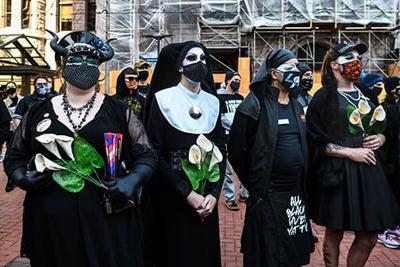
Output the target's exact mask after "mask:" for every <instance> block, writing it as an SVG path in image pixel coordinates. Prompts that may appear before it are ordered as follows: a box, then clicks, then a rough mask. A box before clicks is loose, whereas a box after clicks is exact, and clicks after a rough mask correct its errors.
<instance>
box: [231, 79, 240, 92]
mask: <svg viewBox="0 0 400 267" xmlns="http://www.w3.org/2000/svg"><path fill="white" fill-rule="evenodd" d="M239 88H240V82H237V81H231V89H232V91H234V92H237V90H239Z"/></svg>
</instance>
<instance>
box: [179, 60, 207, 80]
mask: <svg viewBox="0 0 400 267" xmlns="http://www.w3.org/2000/svg"><path fill="white" fill-rule="evenodd" d="M183 75H185V76H186V77H187V78H188V79H189V80H190V81H192V82H197V83H199V82H201V81H202V80H204V79H205V78H206V76H207V65H206V64H204V63H202V62H201V61H199V62H197V63H194V64H191V65H188V66H184V67H183Z"/></svg>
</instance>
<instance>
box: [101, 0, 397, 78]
mask: <svg viewBox="0 0 400 267" xmlns="http://www.w3.org/2000/svg"><path fill="white" fill-rule="evenodd" d="M97 2H102V3H104V2H109V5H110V10H111V12H110V17H111V29H110V32H111V34H110V37H117V38H118V39H119V40H118V42H117V47H116V52H117V53H116V54H118V57H117V58H116V59H114V61H117V62H118V63H117V64H113V66H114V68H115V66H118V67H119V68H120V67H122V66H124V65H129V64H131V63H132V62H133V60H135V59H137V58H143V59H146V60H148V61H150V62H155V61H156V59H157V51H158V50H159V48H160V47H159V45H160V46H161V47H162V46H165V45H166V44H168V43H170V42H183V41H188V40H196V41H200V42H202V43H203V44H204V45H205V46H206V47H207V48H208V49H209V50H210V51H211V55H213V54H214V52H215V51H219V52H220V51H221V50H226V51H233V52H235V54H237V55H238V57H240V56H248V57H250V58H251V62H252V64H251V67H252V70H253V73H254V72H255V71H256V70H257V69H258V68H259V67H260V65H261V63H262V60H263V59H264V58H265V56H266V54H267V53H268V52H269V51H270V50H271V49H273V48H278V47H286V48H289V49H291V50H293V51H294V52H295V53H296V54H297V55H298V56H299V59H300V61H302V62H307V63H309V64H310V65H312V66H313V68H314V69H315V70H318V69H319V68H320V65H321V61H322V60H321V57H322V54H323V53H324V51H326V50H327V49H329V47H330V46H332V45H333V44H335V43H337V42H338V41H340V40H347V41H353V42H357V41H360V42H363V43H365V44H367V45H368V46H369V48H370V49H369V51H368V56H366V57H365V62H364V64H365V65H366V66H367V71H369V72H370V71H374V72H375V71H376V72H381V73H385V74H388V68H387V65H388V64H389V63H397V62H398V61H399V59H400V55H399V48H400V26H399V25H400V13H399V5H400V0H391V1H387V0H277V1H262V0H222V1H221V0H139V1H133V0H108V1H97ZM98 5H100V6H101V3H98ZM103 5H104V4H103ZM104 19H105V16H102V15H99V17H98V20H97V21H98V27H97V32H100V33H101V32H102V31H103V32H104V25H105V23H104ZM152 35H153V36H154V35H158V36H162V35H170V37H169V38H165V39H163V40H161V42H157V40H155V39H153V38H148V37H145V36H152ZM214 59H215V60H216V61H218V62H219V63H220V64H221V65H223V66H224V67H225V68H226V69H230V68H232V66H231V65H229V64H226V63H224V62H222V61H221V60H219V59H217V58H216V57H214Z"/></svg>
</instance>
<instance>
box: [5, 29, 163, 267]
mask: <svg viewBox="0 0 400 267" xmlns="http://www.w3.org/2000/svg"><path fill="white" fill-rule="evenodd" d="M49 32H50V31H49ZM50 33H51V34H52V36H53V39H52V41H51V42H50V46H51V47H52V49H53V50H54V51H55V53H56V61H57V62H58V64H59V66H60V69H61V73H62V76H63V78H64V79H65V82H66V90H65V92H64V93H63V94H62V95H59V96H55V97H53V98H51V99H46V100H44V101H41V102H39V103H37V104H35V105H33V106H32V107H31V108H30V109H29V110H28V111H27V113H26V115H25V116H24V118H23V120H22V122H21V124H20V126H19V127H18V128H17V130H16V133H15V135H14V138H13V140H12V144H11V146H10V148H9V150H8V151H7V154H6V158H5V162H4V168H5V172H6V174H7V175H8V177H9V178H10V179H11V180H12V181H13V183H14V184H15V185H17V186H18V187H20V188H21V189H23V190H25V191H26V196H25V201H24V213H23V235H22V242H21V244H22V245H21V254H22V256H24V257H27V258H29V259H30V264H31V265H30V266H32V267H54V266H60V267H71V266H74V267H87V266H89V267H101V266H107V267H120V266H135V267H143V266H144V257H143V243H142V237H141V235H142V232H141V229H142V221H141V219H140V218H141V217H140V214H138V209H137V208H136V207H137V206H136V203H138V201H139V200H138V197H137V189H139V187H141V186H142V185H143V184H145V183H146V182H147V181H148V180H149V179H150V178H151V176H152V174H153V170H154V169H155V168H156V165H157V156H156V153H155V151H153V150H152V148H151V147H150V143H149V141H148V138H147V136H146V134H145V131H144V127H143V125H142V123H141V122H140V121H139V120H138V119H137V118H136V116H135V115H134V114H133V113H132V111H130V110H129V109H127V108H125V107H123V105H121V104H120V103H118V102H117V101H115V100H114V99H112V98H111V97H110V96H104V95H101V94H99V93H97V92H96V91H95V87H96V84H97V82H98V78H99V75H100V71H99V66H100V64H101V63H103V62H106V61H108V60H110V59H111V58H112V57H113V55H114V51H113V49H112V47H111V46H110V44H109V42H110V40H108V41H105V42H103V41H102V40H101V39H100V38H99V37H97V36H96V35H94V34H93V33H90V32H84V31H78V32H71V33H68V34H67V35H66V36H64V37H63V38H62V39H61V40H60V41H59V42H58V37H57V35H56V34H55V33H53V32H50ZM111 133H119V140H120V142H119V143H118V153H116V155H118V156H115V157H114V158H112V157H110V155H109V154H112V151H114V150H110V151H111V152H110V153H106V146H105V143H107V144H108V143H110V142H111V141H110V140H108V138H107V139H105V136H110V135H112V134H111ZM114 137H115V136H114ZM114 144H115V142H114ZM116 145H117V144H115V146H116ZM108 148H109V146H108V145H107V149H108ZM108 159H110V160H112V159H114V161H112V162H111V164H110V163H109V161H108ZM115 161H117V163H115ZM115 164H117V165H115ZM112 166H119V168H118V169H115V167H112Z"/></svg>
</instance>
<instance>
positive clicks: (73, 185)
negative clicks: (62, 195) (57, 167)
mask: <svg viewBox="0 0 400 267" xmlns="http://www.w3.org/2000/svg"><path fill="white" fill-rule="evenodd" d="M52 177H53V180H54V181H56V182H57V183H58V184H59V185H60V186H61V187H62V188H64V189H65V190H67V191H68V192H71V193H77V192H80V191H81V190H82V189H83V187H84V186H85V181H84V179H83V178H81V177H80V176H77V175H75V174H73V173H71V172H70V171H68V170H62V171H55V172H53V175H52Z"/></svg>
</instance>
